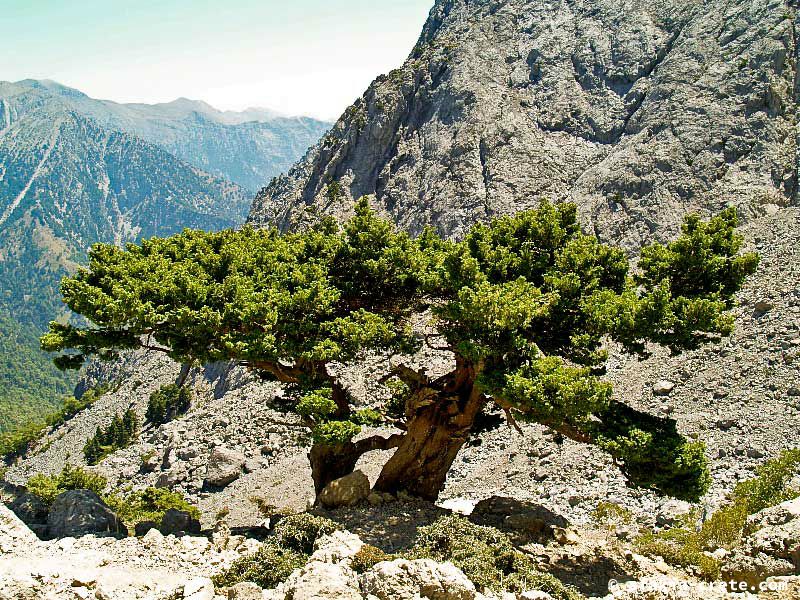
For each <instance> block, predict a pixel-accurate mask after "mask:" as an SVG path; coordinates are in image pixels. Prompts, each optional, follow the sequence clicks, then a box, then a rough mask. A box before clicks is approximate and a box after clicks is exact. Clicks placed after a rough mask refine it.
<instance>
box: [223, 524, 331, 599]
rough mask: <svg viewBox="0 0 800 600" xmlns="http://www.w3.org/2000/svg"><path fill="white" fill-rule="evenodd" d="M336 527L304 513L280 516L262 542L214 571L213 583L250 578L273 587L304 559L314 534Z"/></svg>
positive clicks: (227, 583) (229, 583)
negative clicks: (256, 548)
mask: <svg viewBox="0 0 800 600" xmlns="http://www.w3.org/2000/svg"><path fill="white" fill-rule="evenodd" d="M337 529H338V526H337V525H336V523H334V522H333V521H331V520H329V519H325V518H323V517H318V516H315V515H310V514H307V513H303V514H299V515H289V516H287V517H284V518H283V519H282V520H281V521H280V522H279V523H278V524H277V525H276V526H275V534H274V536H273V537H271V538H269V539H268V540H267V542H266V545H264V546H263V547H262V548H261V549H260V550H258V551H257V552H255V553H254V554H251V555H250V556H245V557H243V558H240V559H239V560H237V561H235V562H234V563H233V564H232V565H231V566H230V568H228V569H226V570H225V571H223V572H222V573H219V574H217V575H215V576H214V577H213V578H212V579H213V581H214V585H216V586H219V587H229V586H232V585H236V584H237V583H240V582H242V581H251V582H253V583H255V584H258V585H260V586H261V587H263V588H273V587H275V586H276V585H278V584H279V583H281V582H282V581H284V580H285V579H286V578H287V577H288V576H289V575H290V574H291V572H292V571H293V570H294V569H297V568H299V567H302V566H303V565H304V564H306V562H308V559H309V557H310V555H311V553H312V552H313V550H314V542H316V541H317V539H318V538H320V537H322V536H324V535H329V534H331V533H333V532H334V531H336V530H337Z"/></svg>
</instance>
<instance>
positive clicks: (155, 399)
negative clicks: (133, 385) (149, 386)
mask: <svg viewBox="0 0 800 600" xmlns="http://www.w3.org/2000/svg"><path fill="white" fill-rule="evenodd" d="M191 405H192V391H191V389H189V388H187V387H181V386H177V385H175V384H169V385H165V386H162V387H160V388H159V389H157V390H156V391H155V392H153V393H152V394H150V400H149V401H148V402H147V414H146V418H147V420H148V421H150V422H151V423H155V424H157V425H161V424H163V423H168V422H169V421H171V420H172V419H174V418H175V417H177V416H179V415H182V414H183V413H185V412H186V411H187V410H189V407H190V406H191Z"/></svg>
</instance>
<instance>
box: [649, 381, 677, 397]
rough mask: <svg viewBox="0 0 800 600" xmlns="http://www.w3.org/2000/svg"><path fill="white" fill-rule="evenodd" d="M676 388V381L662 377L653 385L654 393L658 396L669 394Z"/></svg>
mask: <svg viewBox="0 0 800 600" xmlns="http://www.w3.org/2000/svg"><path fill="white" fill-rule="evenodd" d="M674 389H675V383H674V382H672V381H668V380H666V379H662V380H661V381H658V382H656V383H655V384H654V385H653V394H655V395H656V396H669V395H670V394H671V393H672V390H674Z"/></svg>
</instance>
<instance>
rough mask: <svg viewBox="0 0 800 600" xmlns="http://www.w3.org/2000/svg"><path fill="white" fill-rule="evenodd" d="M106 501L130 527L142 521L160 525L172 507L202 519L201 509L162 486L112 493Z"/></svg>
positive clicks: (177, 493)
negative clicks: (161, 487)
mask: <svg viewBox="0 0 800 600" xmlns="http://www.w3.org/2000/svg"><path fill="white" fill-rule="evenodd" d="M105 501H106V503H107V504H108V506H109V507H110V508H111V510H113V511H114V512H115V513H117V516H119V518H120V519H122V520H123V521H124V522H125V524H126V525H128V526H129V527H130V526H132V525H135V524H136V523H141V522H142V521H153V522H154V523H158V524H159V525H160V524H161V519H162V518H163V517H164V513H165V512H167V511H168V510H170V509H174V510H183V511H186V512H188V513H189V514H190V515H191V516H192V518H194V519H198V520H199V519H200V511H199V510H198V509H197V507H195V506H192V505H191V504H189V502H188V501H187V500H186V498H185V497H184V496H183V495H182V494H180V493H179V492H171V491H169V490H165V489H160V488H154V487H149V488H146V489H144V490H137V491H127V492H123V493H121V494H110V495H108V496H107V497H106V498H105Z"/></svg>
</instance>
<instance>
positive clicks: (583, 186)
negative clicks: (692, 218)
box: [250, 0, 797, 248]
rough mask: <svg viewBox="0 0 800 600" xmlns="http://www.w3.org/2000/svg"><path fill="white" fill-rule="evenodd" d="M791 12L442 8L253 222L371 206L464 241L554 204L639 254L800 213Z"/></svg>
mask: <svg viewBox="0 0 800 600" xmlns="http://www.w3.org/2000/svg"><path fill="white" fill-rule="evenodd" d="M795 13H796V11H795V8H793V7H792V6H790V5H787V4H786V3H784V2H783V1H782V0H752V1H749V0H748V1H746V2H745V1H741V0H710V1H703V2H699V1H689V2H686V1H685V0H655V1H652V0H650V1H645V0H437V2H436V4H435V6H434V7H433V9H432V10H431V13H430V16H429V19H428V21H427V23H426V24H425V26H424V29H423V32H422V35H421V37H420V40H419V42H418V43H417V45H416V47H415V48H414V50H413V52H412V53H411V55H410V57H409V59H408V60H407V61H406V63H405V64H404V65H403V66H402V67H401V68H399V69H397V70H395V71H393V72H391V73H390V74H389V75H387V76H381V77H379V78H378V79H376V80H375V82H374V83H373V84H372V85H371V86H370V88H369V89H368V90H367V91H366V93H365V94H364V95H363V96H362V97H361V98H360V99H359V100H358V101H357V102H356V103H355V104H353V106H351V107H350V108H349V109H348V110H347V111H346V112H345V114H344V115H343V116H342V117H341V118H340V120H339V121H338V123H337V124H336V125H335V126H334V128H333V130H332V131H331V132H330V133H329V134H328V135H327V136H326V137H325V138H323V140H322V141H321V142H320V144H319V145H317V146H316V147H315V148H313V149H312V150H311V151H310V152H309V153H308V155H307V156H306V157H305V159H304V160H302V161H301V162H299V163H298V164H297V165H296V166H295V167H294V168H293V169H292V170H291V171H290V172H289V173H288V175H285V176H281V177H279V178H277V179H274V180H273V181H272V182H271V183H270V184H269V186H267V187H266V188H264V189H263V190H262V191H261V192H260V193H259V195H258V196H257V198H256V199H255V201H254V204H253V208H252V212H251V215H250V221H251V222H252V223H254V224H258V225H265V224H277V225H278V226H279V227H281V228H284V229H285V228H288V227H290V226H292V224H295V223H298V222H303V221H306V220H308V219H311V218H313V215H314V214H315V213H317V212H326V213H332V214H335V215H338V216H343V215H346V214H347V212H348V210H349V207H350V204H351V200H352V198H356V197H360V196H362V195H365V194H374V195H375V197H376V199H377V203H378V204H379V206H381V207H382V208H383V209H384V210H385V211H386V212H387V213H388V214H390V215H391V216H392V218H394V219H395V220H396V221H397V222H398V223H400V224H401V225H402V226H404V227H407V228H409V229H411V230H412V231H419V230H421V229H422V228H423V227H424V226H425V225H428V224H432V225H434V226H436V227H437V228H438V229H439V230H440V231H442V232H444V233H445V234H448V235H451V236H459V235H460V234H462V233H463V232H464V231H465V229H466V228H467V227H468V225H469V224H470V223H472V222H474V221H475V220H476V219H485V218H490V217H492V216H494V215H498V214H503V213H507V212H512V211H516V210H520V209H524V208H527V207H530V206H532V205H534V204H535V203H536V202H537V201H538V200H539V198H541V197H542V196H547V197H550V198H554V199H573V200H575V201H577V202H578V203H579V205H580V208H581V213H582V217H583V219H584V222H585V224H586V225H587V227H589V228H593V229H594V230H595V231H596V232H597V234H598V235H600V236H601V237H602V238H603V239H605V240H611V241H615V242H618V243H622V244H625V245H626V246H628V247H631V248H633V247H636V246H638V245H641V244H642V243H644V242H646V241H648V240H651V239H652V238H653V237H654V236H655V237H659V238H660V237H665V236H668V235H670V234H672V233H674V232H675V231H676V229H677V227H678V225H679V224H680V222H681V220H682V217H683V215H684V214H685V213H686V212H688V211H695V210H701V211H717V210H719V209H720V208H721V207H723V206H725V205H727V204H735V205H736V206H738V207H740V209H741V213H742V215H743V216H744V217H746V218H752V217H753V216H755V215H758V214H762V213H763V212H764V211H765V210H773V209H772V208H771V207H769V206H767V208H766V209H765V206H766V205H778V206H782V205H790V204H794V203H795V202H796V201H797V195H796V188H797V170H796V158H795V154H796V133H795V123H796V114H795V113H796V101H795V97H796V94H795V88H796V86H797V77H796V73H797V71H796V58H797V53H796V49H797V48H796V40H795ZM334 182H335V183H334Z"/></svg>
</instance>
